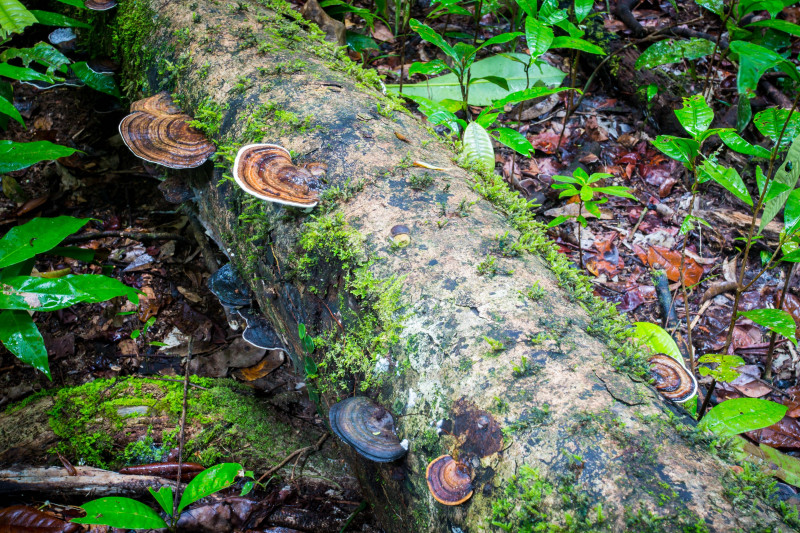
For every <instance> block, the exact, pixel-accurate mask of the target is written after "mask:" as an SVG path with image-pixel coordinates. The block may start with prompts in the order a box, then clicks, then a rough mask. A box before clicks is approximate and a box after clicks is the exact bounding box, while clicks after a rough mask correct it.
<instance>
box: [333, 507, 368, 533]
mask: <svg viewBox="0 0 800 533" xmlns="http://www.w3.org/2000/svg"><path fill="white" fill-rule="evenodd" d="M366 508H367V501H366V500H364V501H363V502H361V503H360V504H359V505H358V507H356V510H355V511H353V512H352V513H350V516H348V517H347V521H346V522H345V523H344V525H343V526H342V529H340V530H339V533H344V532H345V530H346V529H347V526H349V525H350V522H352V521H353V519H354V518H355V517H356V515H357V514H358V513H360V512H361V511H363V510H364V509H366Z"/></svg>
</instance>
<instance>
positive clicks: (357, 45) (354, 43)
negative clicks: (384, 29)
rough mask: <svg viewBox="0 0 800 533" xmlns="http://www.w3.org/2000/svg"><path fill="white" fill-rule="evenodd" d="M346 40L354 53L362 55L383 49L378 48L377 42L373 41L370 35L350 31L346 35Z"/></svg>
mask: <svg viewBox="0 0 800 533" xmlns="http://www.w3.org/2000/svg"><path fill="white" fill-rule="evenodd" d="M345 39H346V40H347V46H349V47H350V49H351V50H353V51H354V52H358V53H361V52H363V51H364V50H370V49H372V50H380V49H381V47H380V46H378V43H376V42H375V39H373V38H372V37H370V36H369V35H362V34H360V33H356V32H354V31H349V30H348V31H347V33H346V34H345Z"/></svg>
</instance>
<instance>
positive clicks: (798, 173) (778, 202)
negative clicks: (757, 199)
mask: <svg viewBox="0 0 800 533" xmlns="http://www.w3.org/2000/svg"><path fill="white" fill-rule="evenodd" d="M787 130H788V128H787ZM798 177H800V137H797V138H795V140H794V142H792V145H791V146H790V147H789V151H788V152H787V154H786V160H785V161H784V162H783V164H782V165H781V166H780V167H779V168H778V170H777V172H775V178H774V180H773V181H775V182H776V183H781V184H783V185H785V186H787V187H788V188H789V189H790V190H791V189H794V187H795V185H797V179H798ZM788 196H789V193H788V192H785V193H783V194H779V195H778V196H776V197H775V198H773V199H772V200H770V201H769V202H766V204H765V205H764V211H763V212H762V214H761V225H760V226H759V227H758V231H759V232H761V231H763V230H764V228H765V227H766V225H767V224H769V223H770V221H771V220H772V219H774V218H775V216H776V215H777V214H778V212H779V211H780V210H781V209H782V208H783V205H784V204H785V203H786V198H787V197H788Z"/></svg>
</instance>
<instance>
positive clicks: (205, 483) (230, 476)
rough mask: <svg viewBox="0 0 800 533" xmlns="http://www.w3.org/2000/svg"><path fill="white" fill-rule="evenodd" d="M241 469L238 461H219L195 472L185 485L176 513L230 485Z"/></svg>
mask: <svg viewBox="0 0 800 533" xmlns="http://www.w3.org/2000/svg"><path fill="white" fill-rule="evenodd" d="M241 470H243V468H242V465H240V464H239V463H220V464H218V465H214V466H212V467H211V468H207V469H205V470H203V471H202V472H200V473H199V474H197V477H195V478H194V479H193V480H192V481H190V482H189V484H188V485H186V488H185V489H184V491H183V494H182V495H181V501H180V503H179V504H178V514H180V513H181V511H183V509H185V508H186V506H187V505H191V504H192V503H194V502H196V501H197V500H199V499H201V498H205V497H206V496H209V495H211V494H214V493H215V492H218V491H220V490H222V489H224V488H227V487H230V486H231V485H232V484H233V482H234V480H236V476H237V475H238V474H239V472H240V471H241Z"/></svg>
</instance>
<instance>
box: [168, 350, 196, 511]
mask: <svg viewBox="0 0 800 533" xmlns="http://www.w3.org/2000/svg"><path fill="white" fill-rule="evenodd" d="M193 346H194V337H193V336H192V335H189V344H188V346H187V353H186V371H185V372H184V375H183V407H182V408H181V432H180V436H179V438H178V476H177V479H176V480H175V483H177V488H178V490H176V491H175V499H174V500H173V501H172V522H173V524H172V525H173V526H174V525H175V524H176V523H177V521H178V498H179V496H180V493H181V492H183V491H182V490H181V468H182V467H183V446H184V444H185V441H186V408H187V406H188V393H189V363H190V362H191V361H192V348H193Z"/></svg>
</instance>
